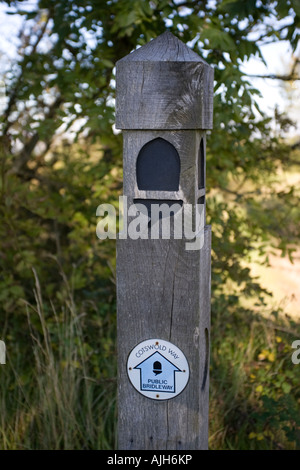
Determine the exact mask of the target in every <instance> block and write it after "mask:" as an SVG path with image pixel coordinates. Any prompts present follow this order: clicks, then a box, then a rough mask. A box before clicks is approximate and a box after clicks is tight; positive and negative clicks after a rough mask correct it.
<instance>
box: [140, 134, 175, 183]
mask: <svg viewBox="0 0 300 470" xmlns="http://www.w3.org/2000/svg"><path fill="white" fill-rule="evenodd" d="M136 177H137V185H138V188H139V189H141V190H144V191H147V190H148V191H178V189H179V177H180V158H179V155H178V152H177V150H176V148H175V147H174V146H173V145H172V144H170V142H167V141H166V140H165V139H162V138H160V137H159V138H157V139H154V140H151V141H150V142H148V143H147V144H145V145H144V146H143V147H142V149H141V150H140V153H139V155H138V158H137V162H136Z"/></svg>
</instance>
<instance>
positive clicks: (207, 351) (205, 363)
mask: <svg viewBox="0 0 300 470" xmlns="http://www.w3.org/2000/svg"><path fill="white" fill-rule="evenodd" d="M204 338H205V362H204V371H203V380H202V386H201V390H202V391H203V390H204V389H205V385H206V380H207V375H208V361H209V333H208V329H207V328H205V330H204Z"/></svg>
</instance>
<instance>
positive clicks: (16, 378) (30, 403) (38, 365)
mask: <svg viewBox="0 0 300 470" xmlns="http://www.w3.org/2000/svg"><path fill="white" fill-rule="evenodd" d="M35 299H36V305H35V306H32V305H28V304H26V306H25V307H26V311H27V315H28V329H29V332H30V337H31V342H32V348H31V352H32V355H31V356H30V358H29V357H27V358H24V357H22V355H21V354H19V355H17V357H18V362H17V363H15V358H14V361H11V360H10V356H9V355H8V358H7V359H8V360H7V365H6V366H5V367H2V368H1V385H0V390H1V392H0V393H1V401H0V448H1V449H109V448H111V447H114V446H115V445H116V444H115V431H114V427H115V422H116V401H115V389H116V381H115V375H116V374H115V368H114V367H115V364H114V361H111V360H110V359H109V358H108V356H109V355H108V354H107V351H105V348H104V349H103V351H98V353H97V351H96V350H93V349H91V348H90V347H89V345H88V344H87V342H86V333H85V330H86V323H87V318H86V315H85V314H84V313H82V312H81V313H78V312H77V308H76V306H75V303H74V299H73V298H72V296H70V297H69V300H68V301H67V302H66V305H64V308H63V312H62V313H60V314H58V313H57V312H56V310H55V308H54V306H53V305H52V315H51V317H50V318H49V319H47V318H46V314H45V308H44V305H45V304H44V302H43V298H42V294H41V287H40V285H39V281H38V279H37V277H36V289H35ZM37 319H38V323H37ZM35 325H37V326H35ZM106 333H107V334H111V332H108V331H107V332H106ZM97 346H100V347H101V341H100V342H99V344H98V345H97ZM96 353H97V354H98V356H99V357H98V358H95V357H94V355H95V354H96ZM14 356H16V355H14ZM97 359H99V360H100V361H102V368H101V371H102V373H100V372H99V370H97V368H93V362H95V361H97ZM29 360H30V362H31V361H32V362H31V364H30V367H29V368H28V361H29ZM25 364H27V367H26V369H24V366H25Z"/></svg>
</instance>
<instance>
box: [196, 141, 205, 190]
mask: <svg viewBox="0 0 300 470" xmlns="http://www.w3.org/2000/svg"><path fill="white" fill-rule="evenodd" d="M204 188H205V150H204V142H203V139H201V142H200V147H199V153H198V189H204Z"/></svg>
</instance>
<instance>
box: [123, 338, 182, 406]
mask: <svg viewBox="0 0 300 470" xmlns="http://www.w3.org/2000/svg"><path fill="white" fill-rule="evenodd" d="M147 346H148V347H149V346H152V348H149V350H146V351H145V350H144V348H146V347H147ZM153 346H156V347H154V348H153ZM170 349H171V350H172V351H173V353H174V354H175V355H176V356H178V357H177V358H176V357H175V356H174V355H172V354H170V353H169V350H170ZM156 351H157V352H159V353H160V354H161V355H162V356H164V358H165V359H167V360H168V361H170V362H171V363H172V364H173V365H174V366H176V367H178V369H180V370H181V371H182V372H180V373H178V374H176V373H175V384H176V388H175V392H171V393H169V392H165V391H164V392H163V393H159V391H156V392H155V391H145V390H141V388H140V385H141V370H140V369H135V367H136V366H137V365H139V364H140V363H141V362H143V361H145V360H146V359H148V357H150V356H151V355H152V354H154V353H155V352H156ZM165 351H168V352H167V354H166V355H165V354H164V353H165ZM181 374H184V375H183V376H181ZM127 375H128V378H129V381H130V383H131V385H132V386H133V387H134V388H135V390H136V391H137V392H139V393H140V394H141V395H143V396H145V397H147V398H150V399H152V400H170V399H171V398H175V397H176V396H178V395H179V394H180V393H182V392H183V391H184V389H185V388H186V386H187V384H188V382H189V378H190V369H189V364H188V361H187V358H186V357H185V355H184V353H183V351H182V350H181V349H179V348H178V347H177V346H176V345H175V344H174V343H170V342H169V341H166V340H164V339H159V338H150V339H147V340H144V341H141V342H140V343H138V344H137V345H136V346H135V347H134V348H133V349H132V351H131V352H130V354H129V355H128V359H127ZM178 379H179V380H178ZM181 379H184V380H181Z"/></svg>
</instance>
